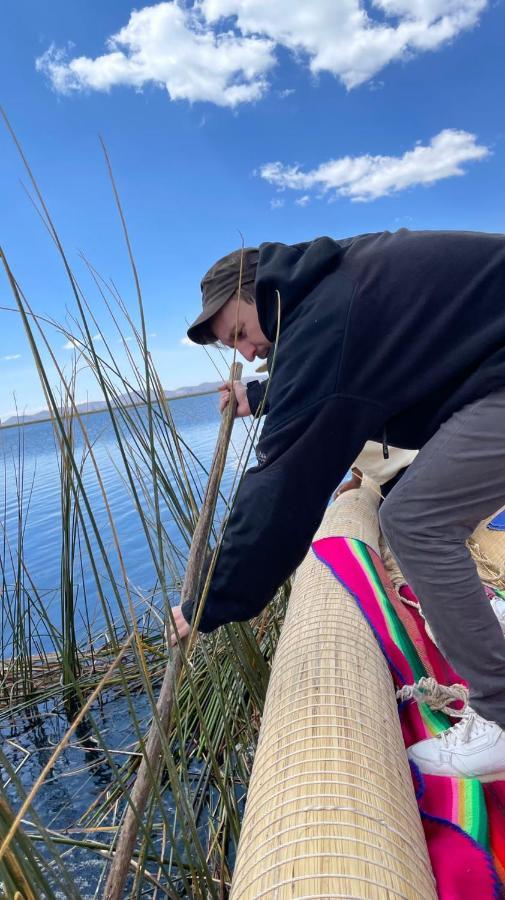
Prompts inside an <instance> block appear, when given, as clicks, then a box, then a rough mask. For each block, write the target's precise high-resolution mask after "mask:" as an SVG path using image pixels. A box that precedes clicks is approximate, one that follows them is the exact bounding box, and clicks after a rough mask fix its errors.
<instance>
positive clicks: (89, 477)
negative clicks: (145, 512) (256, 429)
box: [0, 394, 247, 640]
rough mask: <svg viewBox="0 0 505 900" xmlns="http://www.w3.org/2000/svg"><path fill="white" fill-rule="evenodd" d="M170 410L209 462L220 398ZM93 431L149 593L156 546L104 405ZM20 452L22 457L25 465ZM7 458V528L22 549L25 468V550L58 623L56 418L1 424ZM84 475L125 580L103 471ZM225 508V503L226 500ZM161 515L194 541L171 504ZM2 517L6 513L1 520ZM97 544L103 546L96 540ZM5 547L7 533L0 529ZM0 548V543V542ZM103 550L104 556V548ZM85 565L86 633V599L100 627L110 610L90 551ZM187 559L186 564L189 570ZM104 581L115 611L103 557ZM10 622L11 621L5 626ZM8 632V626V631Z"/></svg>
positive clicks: (174, 534)
mask: <svg viewBox="0 0 505 900" xmlns="http://www.w3.org/2000/svg"><path fill="white" fill-rule="evenodd" d="M171 410H172V413H173V416H174V419H175V422H176V425H177V428H178V431H179V433H180V435H181V437H182V439H183V440H184V441H185V442H186V444H188V445H189V447H191V449H192V451H193V453H194V454H196V456H197V458H198V460H199V461H200V463H202V464H203V466H205V467H207V466H208V465H209V463H210V461H211V459H212V455H213V452H214V448H215V444H216V438H217V434H218V430H219V411H218V398H217V395H216V394H211V395H206V396H201V397H190V398H186V399H180V400H175V401H172V402H171ZM84 421H85V423H86V427H87V429H88V433H89V438H90V440H91V442H92V443H93V450H94V455H95V458H96V460H97V463H98V466H99V470H100V475H101V479H102V481H103V485H104V487H105V491H106V494H107V501H108V503H109V505H110V509H111V512H112V516H113V518H114V523H115V527H116V529H117V533H118V536H119V542H120V546H121V552H122V556H123V559H124V562H125V566H126V570H127V574H128V578H129V581H130V584H131V585H132V588H133V589H134V590H135V591H136V592H137V593H138V594H139V595H140V594H144V595H145V594H148V593H149V592H151V591H152V589H153V587H154V586H155V584H156V574H155V568H154V564H153V561H152V558H151V555H150V553H149V549H148V544H147V541H146V537H145V534H144V533H143V529H142V526H141V523H140V520H139V514H138V512H137V510H136V509H135V506H134V503H133V500H132V497H131V495H130V491H129V489H128V487H127V485H126V484H125V481H124V473H123V469H122V465H121V459H120V455H119V452H118V447H117V441H116V437H115V435H114V431H113V427H112V425H111V422H110V420H109V417H108V414H107V413H97V414H93V415H90V416H87V417H85V420H84ZM246 433H247V432H246V428H245V423H244V422H243V421H240V420H238V421H237V422H236V423H235V427H234V431H233V436H232V446H231V447H230V452H229V455H228V461H227V466H226V470H225V473H224V477H223V482H222V487H223V493H224V494H225V495H226V494H227V492H229V490H230V488H231V486H232V483H233V479H234V477H235V476H236V472H237V464H238V455H239V453H240V451H241V449H242V447H243V446H244V443H245V439H246ZM81 453H82V436H81V435H79V428H77V429H76V458H77V459H80V458H81ZM20 454H21V456H22V458H23V464H22V466H21V465H20V462H19V457H20ZM2 456H3V460H4V464H3V467H2V470H1V471H0V492H1V493H0V496H1V497H2V498H3V500H4V515H3V522H5V532H6V534H7V536H8V538H9V542H10V549H11V551H12V554H13V555H15V548H16V533H17V528H18V511H19V500H18V494H19V492H20V470H22V478H23V502H22V508H23V519H24V551H23V559H24V563H25V565H26V569H27V572H28V573H29V576H30V579H31V580H32V581H33V584H34V585H35V587H36V589H37V591H38V592H39V594H40V595H42V596H43V598H44V604H45V606H46V608H48V609H49V610H50V615H51V620H52V621H53V622H54V624H55V625H58V624H59V622H60V612H59V600H60V591H59V584H60V548H61V499H60V476H59V468H58V455H57V453H56V450H55V444H54V437H53V431H52V426H51V423H50V422H44V423H40V424H34V425H29V426H25V427H23V428H19V429H18V428H14V429H5V430H3V431H0V459H1V457H2ZM194 474H195V479H196V480H197V481H198V482H199V483H200V485H204V483H205V478H206V476H205V471H204V469H203V468H202V467H201V466H199V465H194ZM83 477H84V483H85V485H86V491H87V494H88V497H89V500H90V503H91V505H92V508H93V514H94V516H95V518H96V520H97V522H98V526H99V528H100V534H101V537H102V540H103V541H104V543H105V546H106V549H107V553H108V555H109V557H110V561H111V564H112V568H113V570H114V573H115V575H116V577H117V579H118V582H121V581H122V579H121V569H120V565H119V561H118V557H117V553H116V550H115V547H114V541H113V532H112V529H111V527H110V523H109V519H108V515H107V510H106V506H105V504H104V500H103V497H102V493H101V490H100V487H99V483H98V479H97V477H96V474H95V472H94V470H93V466H92V464H91V462H90V461H89V460H88V462H87V463H86V464H85V467H84V476H83ZM221 508H222V506H221ZM161 514H162V519H163V523H164V526H165V528H166V531H167V533H168V535H169V536H170V538H171V539H172V540H173V541H174V542H175V543H176V544H177V545H178V546H179V547H180V548H181V552H182V554H183V555H185V554H186V552H187V547H186V546H185V544H184V542H183V541H182V540H181V537H180V534H179V532H178V529H177V527H176V525H175V523H174V521H173V519H172V516H171V514H170V511H169V510H167V509H166V508H163V504H162V509H161ZM1 520H2V517H1V514H0V521H1ZM93 546H96V544H95V541H93ZM0 548H1V536H0ZM0 552H1V549H0ZM5 557H6V560H5V565H6V569H7V581H9V576H11V577H10V581H11V582H12V581H13V576H12V571H13V569H12V564H11V563H10V561H9V546H7V547H6V548H5ZM97 558H98V556H97ZM83 560H84V565H83V571H80V565H78V566H76V570H77V569H78V571H76V572H75V579H76V619H77V629H78V633H79V635H80V636H81V637H84V635H85V622H84V619H85V617H84V605H85V603H84V600H85V596H86V605H87V608H88V615H89V616H90V617H91V620H92V622H93V631H94V632H95V633H96V629H97V628H100V627H101V626H103V615H102V613H101V606H100V603H99V602H98V593H97V587H96V582H95V578H94V576H93V573H92V571H91V567H90V565H89V562H88V559H87V554H86V551H84V553H83ZM183 568H184V560H183V559H182V560H181V561H180V564H179V570H180V571H179V574H182V569H183ZM100 575H101V584H102V588H103V591H104V593H105V594H106V596H107V599H108V602H109V604H110V606H111V609H112V612H113V615H114V617H115V616H116V615H117V605H116V603H115V600H114V595H113V592H112V590H111V588H110V581H109V579H108V577H107V574H106V571H105V567H104V565H103V562H102V563H101V564H100ZM176 600H177V597H176V596H175V595H174V596H173V602H176ZM4 627H6V626H4ZM4 640H5V634H4Z"/></svg>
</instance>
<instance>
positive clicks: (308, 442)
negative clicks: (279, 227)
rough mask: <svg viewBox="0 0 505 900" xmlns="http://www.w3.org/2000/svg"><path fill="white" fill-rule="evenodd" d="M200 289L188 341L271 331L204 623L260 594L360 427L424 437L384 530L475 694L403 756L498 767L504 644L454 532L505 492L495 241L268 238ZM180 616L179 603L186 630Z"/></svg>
mask: <svg viewBox="0 0 505 900" xmlns="http://www.w3.org/2000/svg"><path fill="white" fill-rule="evenodd" d="M239 274H241V287H242V294H241V295H239V294H238V284H239ZM202 292H203V311H202V313H201V314H200V316H199V317H198V318H197V319H196V321H195V322H194V323H193V325H192V326H191V328H190V329H189V331H188V335H189V337H190V338H191V339H192V340H194V341H196V342H197V343H202V344H205V343H209V342H212V341H216V340H218V341H221V342H222V343H224V344H226V345H227V346H230V347H231V346H236V347H237V349H238V350H239V352H240V353H241V354H242V355H243V356H244V357H245V358H246V359H248V360H253V359H254V358H256V357H259V358H260V359H264V358H266V357H267V356H268V354H269V352H270V351H271V348H272V345H273V344H274V343H275V341H276V336H277V335H278V342H277V349H276V356H275V365H274V368H273V372H272V377H271V379H270V385H269V391H268V402H269V412H268V416H267V419H266V424H265V426H264V428H263V432H262V435H261V439H260V441H259V443H258V447H257V458H258V465H257V466H256V467H255V468H253V469H250V470H249V472H248V473H247V474H246V476H245V478H244V479H243V482H242V484H241V487H240V490H239V493H238V496H237V501H236V504H235V507H234V509H233V512H232V514H231V516H230V519H229V523H228V526H227V529H226V534H225V537H224V540H223V546H222V550H221V553H220V556H219V559H218V562H217V565H216V569H215V573H214V576H213V580H212V584H211V587H210V590H209V594H208V596H207V601H206V604H205V609H204V611H203V616H202V619H201V622H200V626H199V627H200V629H201V630H202V631H212V630H213V629H214V628H217V627H218V626H219V625H221V624H223V623H225V622H230V621H234V620H244V619H248V618H250V617H252V616H254V615H256V614H257V613H259V611H260V610H261V609H262V608H263V607H264V606H265V605H266V603H268V601H269V600H270V599H271V598H272V596H273V595H274V593H275V590H276V588H277V587H278V586H279V585H280V584H281V583H282V582H283V580H284V579H286V578H287V577H288V576H289V575H290V573H291V572H292V571H293V570H294V569H295V568H296V566H297V565H298V564H299V563H300V562H301V560H302V558H303V556H304V555H305V554H306V552H307V551H308V549H309V546H310V543H311V539H312V537H313V535H314V533H315V531H316V529H317V527H318V525H319V523H320V521H321V519H322V516H323V514H324V511H325V509H326V506H327V503H328V500H329V498H330V496H331V493H332V491H333V490H334V489H335V487H336V486H337V485H338V484H339V482H340V481H341V480H342V478H343V476H344V475H345V473H346V472H347V471H348V469H349V467H350V466H351V464H352V463H353V460H355V458H356V457H357V455H358V453H359V452H360V451H361V449H362V448H363V446H364V444H365V442H366V441H367V440H369V439H372V440H379V441H381V442H382V443H383V444H384V447H385V452H386V447H387V442H388V441H390V442H391V444H393V445H395V446H397V447H403V448H408V449H419V450H420V452H419V454H418V455H417V457H416V459H415V460H414V461H413V463H412V464H411V465H410V467H409V468H408V470H407V472H406V473H405V474H404V475H403V477H402V479H401V480H400V481H399V483H398V484H397V485H396V486H395V487H394V488H393V490H392V491H391V493H390V494H389V496H388V497H387V499H386V500H385V502H384V503H383V505H382V508H381V514H380V515H381V525H382V529H383V531H384V534H385V537H386V539H387V541H388V543H389V545H390V547H391V548H392V550H393V552H394V554H395V556H396V557H397V559H398V562H399V564H400V567H401V569H402V571H403V573H404V574H405V576H406V578H407V579H408V581H409V583H410V584H411V586H412V588H413V589H414V590H415V592H416V593H417V594H418V596H419V597H421V598H422V599H423V609H424V613H425V615H426V618H427V619H428V621H429V623H430V625H431V628H432V630H433V632H434V634H435V637H436V640H437V644H438V645H439V646H440V647H441V648H442V650H443V652H444V654H445V655H446V657H447V658H448V660H449V661H450V662H451V664H452V665H453V666H454V668H455V669H456V671H457V672H459V674H460V675H461V676H462V677H463V678H465V679H466V680H467V681H468V683H469V685H470V701H471V707H470V708H469V709H468V711H467V712H466V714H465V716H464V719H463V720H462V721H461V722H460V723H458V724H457V725H455V726H454V727H453V728H451V729H449V730H448V731H447V732H445V733H444V734H443V735H442V736H441V737H438V738H434V739H431V740H428V741H423V742H421V743H420V744H416V745H415V746H414V747H413V748H410V750H409V755H410V757H411V759H412V760H414V761H415V762H416V763H417V764H418V765H419V767H420V768H421V770H422V771H424V772H427V773H432V774H435V775H436V774H440V775H452V776H455V777H461V776H463V775H466V776H473V777H477V778H480V779H481V780H483V781H486V780H492V779H496V778H501V777H502V778H505V640H504V637H503V635H502V632H501V628H500V625H499V623H498V621H497V619H496V617H495V615H494V613H493V610H492V608H491V605H490V604H489V602H488V601H487V599H486V595H485V592H484V589H483V587H482V585H481V582H480V581H479V578H478V575H477V571H476V568H475V565H474V563H473V561H472V559H471V557H470V555H469V553H468V550H467V548H466V543H465V542H466V539H467V538H468V536H469V535H470V534H471V533H472V531H473V530H474V528H475V527H476V525H477V523H478V522H480V521H481V520H482V519H484V518H486V517H487V516H490V515H492V513H493V512H494V511H495V510H496V509H498V508H499V507H500V506H502V505H503V503H505V236H504V235H491V234H489V235H488V234H473V233H466V232H409V231H407V230H405V229H402V230H400V231H398V232H396V233H394V234H391V233H389V232H383V233H380V234H365V235H360V236H358V237H354V238H347V239H345V240H338V241H336V240H332V239H330V238H327V237H322V238H318V239H317V240H314V241H311V242H309V243H304V244H297V245H294V246H287V245H284V244H278V243H267V244H262V245H261V246H260V247H259V249H258V248H252V249H246V250H244V251H243V252H240V251H236V252H235V253H233V254H231V255H229V256H227V257H225V258H224V259H222V260H220V261H219V262H218V263H216V264H215V265H214V266H213V267H212V269H211V270H210V271H209V272H208V273H207V275H206V276H205V278H204V279H203V282H202ZM236 390H237V396H238V398H239V404H240V405H239V411H240V412H241V413H245V412H247V411H248V410H249V408H250V409H251V411H252V412H253V413H254V412H255V411H256V408H257V407H256V404H257V402H258V399H259V397H260V395H261V386H260V387H259V388H258V386H256V388H255V387H251V388H248V389H247V395H246V394H245V393H244V391H243V389H242V388H239V387H238V386H237V388H236ZM249 392H251V394H249ZM223 399H224V398H223ZM386 455H387V453H386ZM191 612H192V610H191V604H190V603H188V604H185V605H184V607H183V608H182V609H181V608H177V609H176V610H175V617H176V625H177V627H178V629H179V631H180V633H181V634H185V633H187V630H188V627H189V626H188V622H189V621H190V619H191Z"/></svg>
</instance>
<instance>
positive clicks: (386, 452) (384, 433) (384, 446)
mask: <svg viewBox="0 0 505 900" xmlns="http://www.w3.org/2000/svg"><path fill="white" fill-rule="evenodd" d="M382 454H383V456H384V459H389V447H388V435H387V428H386V426H385V425H384V428H383V429H382Z"/></svg>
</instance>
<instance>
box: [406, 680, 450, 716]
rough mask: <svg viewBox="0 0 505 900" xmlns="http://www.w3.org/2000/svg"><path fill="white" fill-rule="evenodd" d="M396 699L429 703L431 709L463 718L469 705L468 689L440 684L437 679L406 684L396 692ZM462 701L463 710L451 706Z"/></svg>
mask: <svg viewBox="0 0 505 900" xmlns="http://www.w3.org/2000/svg"><path fill="white" fill-rule="evenodd" d="M396 699H397V700H399V701H400V702H402V701H404V700H415V701H416V702H417V703H427V704H428V706H429V707H430V708H431V709H435V710H439V711H440V712H443V713H445V714H446V715H447V716H453V717H457V718H461V716H463V715H464V713H465V710H466V707H467V705H468V688H466V687H465V686H464V685H462V684H451V685H450V686H449V685H447V684H439V683H438V681H436V680H435V678H420V679H419V681H416V682H415V683H414V684H405V685H404V686H403V687H402V688H400V689H399V690H398V691H397V692H396ZM456 700H460V701H461V703H462V704H463V708H462V709H453V708H452V706H451V705H450V704H452V703H454V702H455V701H456Z"/></svg>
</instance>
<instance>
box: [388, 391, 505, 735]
mask: <svg viewBox="0 0 505 900" xmlns="http://www.w3.org/2000/svg"><path fill="white" fill-rule="evenodd" d="M504 503H505V389H502V390H500V391H497V392H495V393H493V394H489V395H488V396H487V397H485V398H484V399H482V400H478V401H477V402H475V403H472V404H469V405H468V406H465V407H464V408H463V409H461V410H460V411H459V412H457V413H455V414H454V415H453V416H452V417H451V418H450V419H449V420H448V421H447V422H445V423H444V424H443V425H442V426H441V428H440V429H439V431H438V432H437V433H436V434H435V435H434V436H433V437H432V438H431V440H430V441H429V442H428V443H427V444H426V445H425V446H424V447H423V449H422V450H421V451H420V453H419V455H418V456H417V457H416V459H415V460H414V462H413V463H412V465H411V466H410V467H409V469H408V471H407V472H406V473H405V475H404V476H403V478H402V479H401V481H400V482H399V483H398V484H397V485H396V486H395V487H394V488H393V490H392V491H391V494H390V495H389V496H388V497H387V499H386V500H385V501H384V503H383V505H382V507H381V511H380V521H381V526H382V529H383V532H384V535H385V537H386V540H387V542H388V544H389V545H390V547H391V550H392V552H393V554H394V556H395V557H396V558H397V560H398V563H399V564H400V567H401V569H402V571H403V574H404V575H405V577H406V579H407V580H408V582H409V584H410V585H411V587H412V589H413V590H414V591H415V593H416V594H417V596H418V598H419V601H420V603H421V607H422V610H423V613H424V614H425V616H426V618H427V620H428V622H429V624H430V626H431V628H432V630H433V633H434V635H435V638H436V641H437V643H438V644H439V646H440V648H441V649H442V651H443V653H444V655H445V656H446V658H447V659H448V660H449V662H450V663H451V665H452V666H453V667H454V669H455V670H456V671H457V672H458V673H459V675H461V676H462V677H463V678H464V679H465V680H467V681H468V683H469V685H470V703H471V705H472V707H473V708H474V709H475V710H476V711H477V712H478V713H479V714H480V715H482V716H484V718H486V719H490V720H492V721H495V722H498V723H499V724H500V725H501V726H502V727H505V638H504V637H503V634H502V631H501V628H500V625H499V623H498V620H497V618H496V616H495V614H494V613H493V610H492V609H491V605H490V603H489V600H488V599H487V597H486V594H485V592H484V589H483V587H482V584H481V582H480V580H479V577H478V575H477V569H476V566H475V563H474V562H473V560H472V558H471V556H470V553H469V551H468V549H467V547H466V543H465V542H466V540H467V539H468V537H469V536H470V535H471V534H472V532H473V530H474V529H475V527H476V526H477V525H478V523H479V522H481V521H482V519H485V518H487V517H488V516H491V515H492V514H493V513H494V512H496V511H497V510H498V509H499V507H500V506H503V504H504Z"/></svg>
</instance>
